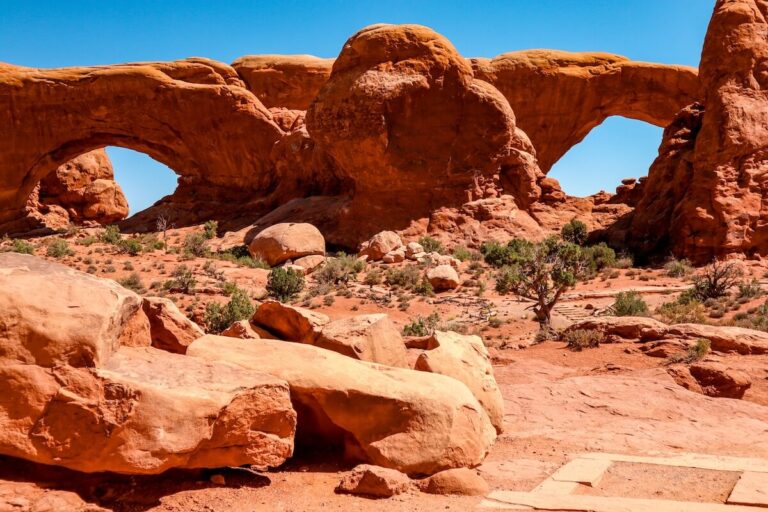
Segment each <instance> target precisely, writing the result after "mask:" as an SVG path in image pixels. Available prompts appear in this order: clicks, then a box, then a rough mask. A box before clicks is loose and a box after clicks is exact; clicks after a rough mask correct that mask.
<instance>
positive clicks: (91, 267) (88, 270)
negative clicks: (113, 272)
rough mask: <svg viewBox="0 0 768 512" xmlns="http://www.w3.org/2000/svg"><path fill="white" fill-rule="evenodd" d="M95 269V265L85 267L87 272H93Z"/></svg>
mask: <svg viewBox="0 0 768 512" xmlns="http://www.w3.org/2000/svg"><path fill="white" fill-rule="evenodd" d="M97 270H98V269H97V268H96V266H95V265H88V268H86V269H85V271H86V272H88V273H89V274H95V273H96V271H97Z"/></svg>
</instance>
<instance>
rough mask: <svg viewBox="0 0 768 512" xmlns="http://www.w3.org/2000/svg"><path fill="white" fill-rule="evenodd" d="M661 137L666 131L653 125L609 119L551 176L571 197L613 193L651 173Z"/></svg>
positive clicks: (566, 155)
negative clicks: (623, 184)
mask: <svg viewBox="0 0 768 512" xmlns="http://www.w3.org/2000/svg"><path fill="white" fill-rule="evenodd" d="M661 135H662V129H661V128H659V127H657V126H654V125H652V124H649V123H645V122H643V121H637V120H634V119H629V118H625V117H619V116H612V117H609V118H608V119H606V120H605V121H604V122H603V123H601V124H600V125H598V126H597V127H595V128H594V129H592V130H591V131H590V132H589V134H588V135H587V136H586V137H585V138H584V139H583V140H582V141H581V142H580V143H578V144H576V145H575V146H573V147H572V148H571V149H570V150H569V151H568V152H567V153H566V154H565V155H564V156H563V157H562V158H561V159H559V160H558V161H557V162H555V164H554V165H553V166H552V170H551V171H550V172H549V173H548V176H549V177H551V178H555V179H557V180H558V181H559V182H560V186H561V187H562V189H563V191H564V192H565V193H566V194H568V195H570V196H576V197H586V196H590V195H593V194H597V193H599V192H600V191H605V192H608V193H611V194H613V193H615V192H616V189H617V187H619V186H621V185H622V181H623V180H626V179H639V178H641V177H644V176H646V175H647V174H648V169H649V168H650V166H651V164H652V163H653V161H654V159H655V158H656V156H657V155H658V147H659V142H660V141H661Z"/></svg>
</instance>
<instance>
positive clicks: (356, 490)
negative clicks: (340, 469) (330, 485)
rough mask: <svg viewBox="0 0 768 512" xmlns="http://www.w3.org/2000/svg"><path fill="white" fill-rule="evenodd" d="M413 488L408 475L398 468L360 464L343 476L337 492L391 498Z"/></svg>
mask: <svg viewBox="0 0 768 512" xmlns="http://www.w3.org/2000/svg"><path fill="white" fill-rule="evenodd" d="M410 488H411V479H410V478H408V475H405V474H403V473H401V472H400V471H397V470H396V469H388V468H382V467H379V466H372V465H370V464H360V465H359V466H355V468H354V469H353V470H352V471H350V472H349V473H347V474H345V475H344V476H342V477H341V481H340V482H339V485H338V486H336V492H339V493H346V494H357V495H360V496H368V497H372V498H389V497H392V496H394V495H396V494H401V493H404V492H406V491H407V490H408V489H410Z"/></svg>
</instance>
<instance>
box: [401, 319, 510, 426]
mask: <svg viewBox="0 0 768 512" xmlns="http://www.w3.org/2000/svg"><path fill="white" fill-rule="evenodd" d="M415 368H416V370H420V371H423V372H432V373H439V374H441V375H447V376H448V377H453V378H454V379H456V380H458V381H461V382H463V383H464V384H466V386H467V387H468V388H469V390H470V391H471V392H472V394H473V395H475V398H477V401H478V402H480V405H482V406H483V408H484V409H485V411H486V412H487V413H488V417H489V418H490V420H491V423H492V424H493V426H494V427H495V428H496V432H497V433H498V434H501V433H502V431H503V430H504V399H503V398H502V396H501V391H500V390H499V386H498V385H497V384H496V379H495V378H494V376H493V366H492V365H491V358H490V356H489V355H488V349H487V348H486V347H485V345H484V344H483V340H482V339H481V338H480V337H479V336H465V335H462V334H458V333H455V332H444V331H435V333H434V334H433V335H432V336H431V337H430V338H429V340H428V341H427V343H426V350H425V351H424V352H422V354H421V355H420V356H419V358H418V359H417V360H416V366H415Z"/></svg>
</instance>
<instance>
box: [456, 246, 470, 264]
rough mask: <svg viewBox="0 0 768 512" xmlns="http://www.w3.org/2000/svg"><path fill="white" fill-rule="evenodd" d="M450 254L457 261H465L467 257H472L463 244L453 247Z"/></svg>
mask: <svg viewBox="0 0 768 512" xmlns="http://www.w3.org/2000/svg"><path fill="white" fill-rule="evenodd" d="M452 256H453V257H454V258H456V259H457V260H459V261H467V260H468V259H470V258H472V253H471V252H470V251H469V249H467V248H466V247H464V246H463V245H460V246H458V247H454V248H453V253H452Z"/></svg>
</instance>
